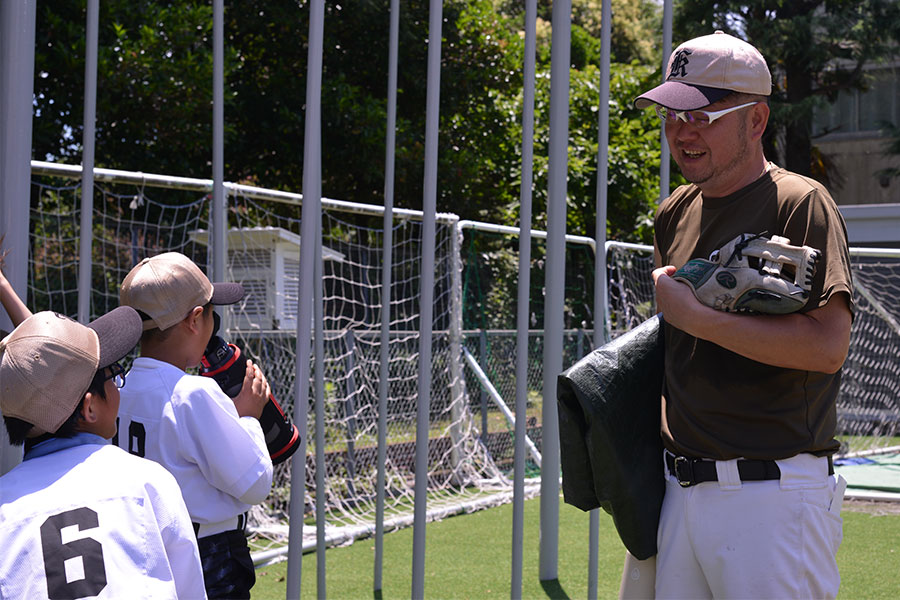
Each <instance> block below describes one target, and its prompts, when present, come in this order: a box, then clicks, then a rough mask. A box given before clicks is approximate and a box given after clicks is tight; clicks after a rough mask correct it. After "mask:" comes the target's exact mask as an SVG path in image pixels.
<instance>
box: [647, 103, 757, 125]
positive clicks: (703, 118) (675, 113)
mask: <svg viewBox="0 0 900 600" xmlns="http://www.w3.org/2000/svg"><path fill="white" fill-rule="evenodd" d="M754 104H759V102H748V103H747V104H741V105H739V106H732V107H731V108H726V109H723V110H714V111H708V110H673V109H671V108H666V107H665V106H660V105H658V104H657V105H656V114H657V115H659V118H660V120H661V121H662V122H663V123H675V122H676V121H679V120H681V121H684V122H685V123H690V124H692V125H693V126H694V127H700V128H702V127H708V126H709V125H712V123H713V121H715V120H716V119H718V118H719V117H724V116H725V115H727V114H728V113H730V112H734V111H736V110H741V109H742V108H747V107H748V106H753V105H754Z"/></svg>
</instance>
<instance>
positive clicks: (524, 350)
mask: <svg viewBox="0 0 900 600" xmlns="http://www.w3.org/2000/svg"><path fill="white" fill-rule="evenodd" d="M536 23H537V0H526V2H525V60H524V65H523V74H522V80H523V81H522V88H523V89H522V181H521V182H520V183H519V207H520V208H519V229H520V230H521V235H520V237H519V282H518V286H519V287H518V290H517V300H518V305H517V308H516V424H515V429H514V430H515V449H514V454H513V530H512V563H511V565H510V569H511V574H510V585H509V597H510V599H511V600H517V599H518V598H521V597H522V567H523V563H524V560H523V543H524V537H525V438H526V436H527V430H526V427H527V425H528V419H527V418H526V413H527V407H528V326H529V319H528V316H529V312H530V305H529V296H530V295H529V292H530V291H531V204H532V194H531V186H532V181H533V178H534V86H535V84H534V80H535V72H536V66H535V63H536V51H535V48H536V41H535V40H536V37H537V36H536Z"/></svg>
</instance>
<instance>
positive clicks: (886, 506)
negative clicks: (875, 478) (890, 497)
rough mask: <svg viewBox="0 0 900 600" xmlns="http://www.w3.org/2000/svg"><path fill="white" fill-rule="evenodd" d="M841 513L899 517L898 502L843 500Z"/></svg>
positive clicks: (899, 504)
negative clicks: (849, 512) (850, 512)
mask: <svg viewBox="0 0 900 600" xmlns="http://www.w3.org/2000/svg"><path fill="white" fill-rule="evenodd" d="M841 510H842V511H848V510H849V511H853V512H865V513H869V514H873V515H900V502H887V501H881V500H851V499H849V498H844V504H843V506H842V507H841Z"/></svg>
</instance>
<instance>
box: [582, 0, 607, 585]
mask: <svg viewBox="0 0 900 600" xmlns="http://www.w3.org/2000/svg"><path fill="white" fill-rule="evenodd" d="M611 32H612V7H611V3H610V0H603V7H602V9H601V16H600V75H601V82H600V106H599V111H598V112H599V113H600V114H599V121H600V122H599V124H598V127H597V150H598V151H597V204H596V211H597V217H596V222H595V224H594V239H595V244H594V347H595V348H597V347H600V346H602V345H603V343H604V342H606V341H607V340H608V339H609V338H608V336H607V333H606V332H607V331H608V330H609V302H608V300H607V277H606V251H605V248H606V214H607V209H606V206H607V197H608V188H607V185H608V184H607V180H608V176H609V79H610V43H611V42H610V38H611ZM590 515H591V516H590V533H589V541H588V546H589V550H588V599H589V600H596V598H597V592H598V588H599V582H598V579H599V573H598V572H597V568H598V567H597V565H598V563H599V555H600V549H599V545H600V509H597V508H595V509H594V510H592V511H590Z"/></svg>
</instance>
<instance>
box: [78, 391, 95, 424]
mask: <svg viewBox="0 0 900 600" xmlns="http://www.w3.org/2000/svg"><path fill="white" fill-rule="evenodd" d="M97 399H98V398H97V395H96V394H94V393H93V392H88V393H86V394H85V395H84V400H83V401H82V403H81V418H82V419H84V421H85V423H96V422H97V407H96V402H97Z"/></svg>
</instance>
